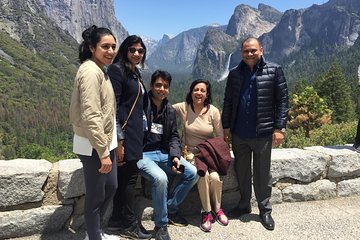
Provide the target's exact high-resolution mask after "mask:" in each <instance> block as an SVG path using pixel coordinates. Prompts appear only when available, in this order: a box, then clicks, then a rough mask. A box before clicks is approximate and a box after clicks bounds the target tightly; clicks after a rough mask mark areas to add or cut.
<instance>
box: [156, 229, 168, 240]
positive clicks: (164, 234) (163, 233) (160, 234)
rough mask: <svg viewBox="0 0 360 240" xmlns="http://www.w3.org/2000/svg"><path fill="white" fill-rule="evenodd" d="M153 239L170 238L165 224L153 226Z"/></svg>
mask: <svg viewBox="0 0 360 240" xmlns="http://www.w3.org/2000/svg"><path fill="white" fill-rule="evenodd" d="M154 232H155V240H171V238H170V236H169V232H168V230H167V226H163V227H156V226H155V228H154Z"/></svg>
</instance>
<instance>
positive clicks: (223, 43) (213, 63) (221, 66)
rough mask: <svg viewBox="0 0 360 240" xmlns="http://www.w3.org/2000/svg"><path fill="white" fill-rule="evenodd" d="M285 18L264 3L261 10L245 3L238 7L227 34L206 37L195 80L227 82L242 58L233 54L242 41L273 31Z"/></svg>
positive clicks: (230, 21)
mask: <svg viewBox="0 0 360 240" xmlns="http://www.w3.org/2000/svg"><path fill="white" fill-rule="evenodd" d="M281 15H282V13H281V12H279V11H277V10H276V9H274V8H272V7H270V6H267V5H264V4H260V5H259V7H258V9H255V8H252V7H250V6H248V5H245V4H240V5H239V6H237V7H236V8H235V10H234V14H233V15H232V16H231V18H230V20H229V23H228V25H227V28H226V31H225V33H224V32H221V31H209V32H208V33H207V34H206V37H205V39H204V41H203V42H202V43H201V44H200V46H199V48H198V51H197V54H196V59H195V61H194V65H193V71H192V77H193V78H207V79H213V80H218V81H221V80H224V79H225V76H226V75H227V73H228V70H229V67H230V65H233V64H234V61H235V60H238V59H239V58H238V57H237V56H240V55H234V54H233V53H234V52H235V51H236V49H237V48H238V46H239V43H240V42H241V40H242V39H244V38H245V37H247V36H254V37H259V36H260V35H261V34H263V33H266V32H269V31H270V30H271V29H272V28H274V27H275V25H276V23H277V22H278V21H279V20H280V17H281ZM230 59H231V61H230ZM238 62H239V61H238Z"/></svg>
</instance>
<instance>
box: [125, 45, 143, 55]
mask: <svg viewBox="0 0 360 240" xmlns="http://www.w3.org/2000/svg"><path fill="white" fill-rule="evenodd" d="M136 51H137V52H138V53H139V54H144V53H145V49H144V48H138V49H136V48H134V47H131V48H129V52H130V53H135V52H136Z"/></svg>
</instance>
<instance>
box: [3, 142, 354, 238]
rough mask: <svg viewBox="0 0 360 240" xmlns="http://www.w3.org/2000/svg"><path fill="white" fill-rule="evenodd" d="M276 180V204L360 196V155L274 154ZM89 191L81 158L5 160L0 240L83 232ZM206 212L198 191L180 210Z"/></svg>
mask: <svg viewBox="0 0 360 240" xmlns="http://www.w3.org/2000/svg"><path fill="white" fill-rule="evenodd" d="M272 175H273V193H272V203H274V204H279V203H282V202H294V201H310V200H322V199H329V198H335V197H346V196H353V195H360V154H358V153H356V152H354V151H352V150H351V146H347V145H346V146H331V147H321V146H316V147H308V148H305V149H297V148H291V149H274V150H273V153H272ZM175 181H176V179H175ZM84 192H85V188H84V182H83V173H82V164H81V162H80V161H79V160H78V159H69V160H62V161H59V162H57V163H54V164H51V163H50V162H48V161H46V160H30V159H15V160H0V229H1V231H0V239H5V238H11V237H20V236H28V235H32V234H35V233H41V232H43V233H44V232H45V233H49V232H56V231H60V230H63V229H71V230H76V229H78V228H80V227H82V225H83V223H84V219H83V214H82V212H83V211H82V209H83V204H84ZM138 193H139V196H140V197H139V201H140V202H139V204H138V206H139V209H138V213H139V217H142V218H149V217H150V216H151V212H152V208H151V207H150V206H151V200H149V198H148V196H149V195H150V189H149V185H148V184H146V185H145V191H142V189H141V184H140V179H139V184H138ZM144 196H147V197H144ZM222 198H223V207H224V208H225V209H228V208H231V207H232V206H233V205H234V204H236V201H237V199H238V198H239V193H238V190H237V183H236V178H235V175H234V169H233V163H232V165H231V167H230V171H229V173H228V175H227V176H225V177H224V178H223V196H222ZM253 204H254V205H255V206H256V203H255V200H254V199H253ZM200 207H201V205H200V200H199V198H198V193H197V189H196V187H195V188H194V189H193V190H192V191H191V192H190V193H189V195H188V197H187V198H186V200H185V201H184V203H183V204H182V205H181V208H180V209H181V212H182V214H184V215H186V214H198V213H199V212H200Z"/></svg>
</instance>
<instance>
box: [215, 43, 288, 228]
mask: <svg viewBox="0 0 360 240" xmlns="http://www.w3.org/2000/svg"><path fill="white" fill-rule="evenodd" d="M287 114H288V90H287V84H286V80H285V77H284V73H283V71H282V69H281V67H280V66H278V65H276V64H272V63H268V62H266V61H265V60H264V57H263V49H262V47H261V45H260V42H259V41H258V39H256V38H248V39H246V40H245V41H244V42H243V44H242V61H241V62H240V64H239V65H238V66H237V67H236V68H234V69H232V70H231V71H230V73H229V75H228V78H227V83H226V88H225V97H224V106H223V112H222V116H221V120H222V124H223V127H224V137H225V140H226V141H228V140H229V137H230V132H231V134H232V135H231V136H232V148H233V151H234V155H235V171H236V174H237V180H238V184H239V189H240V195H241V197H240V201H239V203H238V206H237V207H236V208H234V209H232V210H231V211H230V212H229V214H228V216H229V217H239V216H241V215H243V214H247V213H250V212H251V205H250V200H251V183H252V181H251V177H252V175H253V180H254V181H253V182H254V191H255V196H256V200H257V203H258V208H259V215H260V218H261V222H262V224H263V226H264V227H265V228H266V229H268V230H273V229H274V227H275V222H274V220H273V218H272V216H271V211H272V207H271V203H270V197H271V190H272V182H271V173H270V167H271V148H272V146H278V145H279V144H281V143H282V141H283V139H284V133H285V127H286V121H287ZM251 159H252V160H253V169H252V170H253V171H251Z"/></svg>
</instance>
